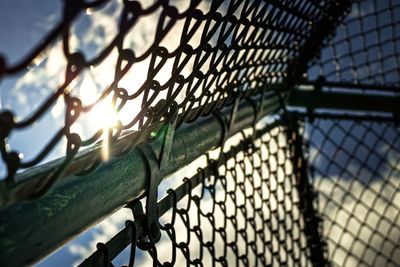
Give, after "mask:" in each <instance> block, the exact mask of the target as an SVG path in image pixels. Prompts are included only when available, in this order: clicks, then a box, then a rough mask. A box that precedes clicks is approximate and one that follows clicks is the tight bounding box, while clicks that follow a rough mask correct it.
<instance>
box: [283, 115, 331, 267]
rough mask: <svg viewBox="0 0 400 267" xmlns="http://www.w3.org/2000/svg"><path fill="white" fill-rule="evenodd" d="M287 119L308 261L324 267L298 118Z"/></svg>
mask: <svg viewBox="0 0 400 267" xmlns="http://www.w3.org/2000/svg"><path fill="white" fill-rule="evenodd" d="M285 117H286V119H287V122H286V123H287V124H286V125H287V140H288V144H289V149H290V154H291V158H292V163H293V172H294V175H295V178H296V186H297V189H298V192H299V206H300V212H301V215H302V216H303V221H304V230H303V231H304V234H305V235H306V241H307V247H308V248H309V250H310V260H311V262H312V264H313V266H326V265H327V262H326V260H325V256H324V255H325V254H324V251H325V249H324V248H325V243H324V241H323V239H322V237H321V235H320V231H319V223H320V218H319V216H318V215H317V212H316V210H315V209H314V203H313V202H314V197H315V193H314V190H313V188H312V185H311V184H310V182H309V179H308V172H307V170H308V166H307V160H306V159H305V157H304V151H303V140H302V135H301V134H300V130H299V128H300V126H299V118H298V117H297V116H296V115H295V114H293V113H288V114H285Z"/></svg>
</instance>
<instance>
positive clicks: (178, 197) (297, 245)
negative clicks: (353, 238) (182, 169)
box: [81, 121, 324, 266]
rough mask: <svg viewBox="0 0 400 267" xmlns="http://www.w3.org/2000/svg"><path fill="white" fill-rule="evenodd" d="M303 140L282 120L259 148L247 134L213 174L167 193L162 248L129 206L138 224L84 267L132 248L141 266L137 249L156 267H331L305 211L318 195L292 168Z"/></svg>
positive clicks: (201, 174) (214, 164) (212, 164)
mask: <svg viewBox="0 0 400 267" xmlns="http://www.w3.org/2000/svg"><path fill="white" fill-rule="evenodd" d="M296 134H298V132H297V130H289V129H287V128H285V127H284V126H283V124H282V121H277V122H275V123H273V124H270V125H267V126H266V127H265V128H264V129H263V130H262V132H259V133H258V134H257V137H256V139H255V140H254V142H253V141H252V140H253V137H252V136H251V135H250V136H246V135H245V134H244V133H243V136H244V138H243V137H242V138H241V141H240V142H239V144H238V145H236V146H234V147H231V148H230V149H229V150H228V151H227V152H224V153H223V154H222V155H221V157H220V159H219V161H214V160H211V159H209V160H208V165H207V167H205V168H203V169H199V170H198V173H197V174H196V175H194V176H193V177H191V178H189V179H188V178H185V179H183V183H182V185H180V186H179V187H178V188H177V189H175V190H172V189H169V190H168V195H167V196H166V197H165V198H164V199H163V200H161V201H160V202H159V206H158V209H159V211H160V216H162V214H164V213H165V212H167V211H168V212H167V213H166V215H164V216H162V217H161V218H160V222H161V224H160V227H161V229H162V236H163V238H162V239H161V241H160V242H159V243H157V244H153V243H151V242H149V241H147V239H146V237H145V236H146V233H145V232H143V231H142V229H143V226H142V223H143V221H144V217H145V215H144V214H143V213H142V212H140V210H141V208H140V205H141V204H140V202H139V201H136V202H134V203H132V204H130V205H129V207H130V208H132V210H133V213H134V214H135V221H134V222H133V223H130V222H129V223H127V224H126V225H127V226H126V228H125V229H124V230H122V231H121V232H120V233H118V234H117V235H116V236H115V237H114V238H113V239H112V241H110V242H108V243H107V244H101V246H99V247H98V250H97V251H96V252H95V253H94V254H93V255H92V256H90V257H89V258H88V259H86V260H85V261H84V262H83V263H82V264H81V266H91V265H95V264H96V262H99V261H102V260H104V259H106V260H105V261H106V262H105V263H104V265H103V266H107V265H109V264H111V261H112V260H113V259H114V258H115V257H116V256H117V255H118V254H119V253H120V252H121V251H122V250H124V249H125V247H126V246H128V244H129V243H131V247H132V249H131V252H130V253H131V257H130V259H133V258H134V257H135V254H134V253H136V257H135V259H137V260H139V262H140V258H139V259H138V255H141V257H142V258H143V255H142V254H138V253H139V252H138V251H136V250H135V249H134V248H135V247H137V248H139V249H141V250H143V251H144V252H145V253H148V255H149V256H150V258H151V261H152V262H153V265H155V266H172V265H187V266H283V265H285V266H311V265H312V264H314V266H322V265H324V258H323V253H324V251H323V247H315V246H313V245H312V243H313V242H314V241H313V240H315V239H316V240H318V241H320V240H321V239H320V237H319V227H318V221H316V220H315V218H316V217H315V214H314V211H313V209H312V205H308V204H306V199H307V196H308V195H310V190H311V189H310V187H309V184H308V183H307V179H303V178H302V177H300V176H301V171H300V169H301V168H302V165H301V164H299V165H298V167H296V165H293V164H292V162H298V160H299V159H297V160H296V158H295V157H297V156H298V155H300V154H299V153H300V152H301V151H297V150H296V149H298V146H297V145H298V144H300V145H301V139H299V136H296ZM288 136H289V137H290V138H293V140H292V141H288ZM236 138H238V137H236ZM296 140H298V141H299V142H296ZM296 147H297V148H296ZM304 167H305V166H304ZM302 183H303V184H302ZM138 210H139V212H138ZM133 233H136V234H133ZM312 234H316V235H317V236H312ZM132 236H133V238H131V237H132ZM128 240H129V241H130V242H127V241H128ZM105 249H106V250H105ZM110 253H112V255H111V254H110ZM318 253H321V255H317V254H318ZM141 262H142V263H143V260H142V261H141ZM147 264H149V263H147ZM132 265H133V262H132V260H131V261H130V263H129V266H132Z"/></svg>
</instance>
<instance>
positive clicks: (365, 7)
mask: <svg viewBox="0 0 400 267" xmlns="http://www.w3.org/2000/svg"><path fill="white" fill-rule="evenodd" d="M107 2H109V1H102V0H99V1H91V2H84V1H64V14H63V19H62V21H61V23H60V24H59V25H58V26H56V27H55V28H54V29H53V30H52V31H50V33H49V34H48V36H47V37H46V38H44V40H42V43H41V44H40V45H39V46H38V47H36V48H34V49H33V51H32V52H31V54H29V55H28V56H27V57H26V58H24V59H23V60H21V62H19V63H17V64H16V65H13V66H11V65H9V64H8V63H7V62H6V60H5V59H4V57H0V77H8V76H10V75H14V74H16V73H19V72H21V71H24V69H26V67H27V66H28V65H29V64H30V62H31V61H32V60H33V59H34V58H35V57H37V56H38V55H39V54H40V53H43V52H45V48H46V47H48V46H49V45H50V43H52V42H54V40H55V39H56V38H58V37H61V38H62V42H63V51H62V53H63V55H64V57H65V58H66V59H67V62H68V64H67V68H66V70H65V80H64V82H63V83H62V84H61V85H60V86H59V87H58V88H57V89H56V90H55V93H54V94H52V95H51V96H50V97H49V98H48V99H47V100H46V101H45V102H43V103H41V104H40V105H39V108H38V109H37V110H35V111H34V112H33V113H32V114H30V115H29V116H28V117H27V118H24V119H22V120H20V121H14V115H13V112H12V111H4V110H3V111H2V113H1V114H0V126H1V127H0V137H1V140H2V142H1V144H0V151H1V154H2V159H3V161H4V162H5V163H6V164H7V167H8V174H7V178H6V179H5V180H4V181H2V184H1V187H0V189H1V190H3V191H4V192H6V191H7V190H8V189H9V188H12V186H13V185H14V182H15V178H16V177H17V178H18V174H16V173H17V171H20V170H21V169H25V168H28V171H29V170H32V168H33V167H35V166H36V165H38V164H39V163H40V162H42V161H43V160H44V159H45V158H46V156H47V155H48V154H49V153H50V151H51V150H52V149H54V147H55V145H56V144H57V143H58V142H61V140H62V139H65V140H67V147H66V151H65V157H64V158H63V159H62V160H61V161H59V162H58V163H57V164H56V165H57V171H55V172H54V173H52V176H51V177H46V179H44V180H43V181H41V183H37V184H41V186H40V187H39V188H29V190H25V191H24V193H25V195H24V196H23V197H20V198H21V199H26V198H28V199H31V198H37V197H40V196H41V195H42V194H44V193H45V192H47V191H48V190H49V189H50V188H51V186H52V184H53V183H54V182H55V181H56V180H57V179H59V177H61V176H62V175H63V173H65V172H67V170H68V174H69V175H72V174H81V175H86V174H87V173H90V172H91V171H93V170H94V169H95V168H96V167H97V166H98V164H100V156H99V155H98V153H97V152H98V151H97V150H93V151H95V152H96V153H94V152H93V153H92V152H88V153H89V154H87V156H86V158H84V159H82V158H83V157H81V158H78V159H74V157H75V156H76V155H78V153H80V152H82V148H83V147H89V146H93V145H94V144H95V143H96V142H98V141H101V140H102V139H101V136H102V130H101V129H99V130H98V131H97V132H96V134H94V136H92V137H90V138H88V139H87V140H83V138H82V137H81V136H80V135H79V134H77V133H75V132H73V131H72V130H71V129H72V126H73V125H74V124H75V123H77V120H78V118H79V116H81V115H82V114H84V113H88V112H90V110H91V109H92V108H93V107H94V106H96V105H98V103H100V102H101V101H104V100H105V99H107V97H111V98H112V101H111V104H112V106H113V108H114V109H115V110H116V111H117V112H123V111H124V110H125V109H127V107H129V106H132V105H138V106H139V107H140V110H139V111H138V112H136V113H135V114H131V115H132V116H131V117H130V120H129V121H128V122H125V123H122V122H119V123H118V124H117V126H114V128H113V129H109V130H108V131H109V136H110V142H111V145H110V146H111V147H113V148H114V149H113V151H112V155H111V156H115V155H118V154H121V153H124V152H126V151H129V150H131V149H132V148H133V147H134V146H136V145H137V143H138V142H141V141H144V140H146V141H147V142H148V141H149V140H150V139H149V138H148V137H149V135H150V134H151V133H154V131H153V130H154V129H156V130H158V128H157V127H156V126H155V125H156V124H157V123H160V122H161V123H162V122H165V121H168V120H169V119H170V118H169V117H168V116H169V114H170V113H171V112H172V109H175V108H176V109H177V110H178V111H179V114H178V119H177V124H176V125H177V127H179V126H180V125H181V124H182V123H184V122H192V121H195V120H197V119H198V118H199V117H200V116H205V115H209V114H212V113H213V114H214V115H215V116H216V117H217V118H221V116H220V115H219V114H218V111H219V110H220V109H221V108H223V107H225V106H227V105H232V106H233V108H232V117H233V116H234V110H235V106H237V103H238V98H246V99H248V100H249V102H251V103H253V102H252V100H251V97H252V96H254V95H262V97H261V99H262V100H264V96H265V98H267V99H274V98H277V99H278V100H277V101H275V100H274V103H272V104H271V105H277V106H279V108H281V111H282V112H280V113H279V115H281V117H280V118H279V120H277V121H276V122H274V123H272V124H267V125H264V127H263V128H262V129H261V130H260V131H258V132H255V135H254V136H251V135H250V136H249V135H248V133H247V132H246V133H245V132H243V133H242V137H241V138H239V139H240V142H239V143H238V145H236V146H233V147H231V148H230V149H229V150H227V151H224V150H223V149H224V147H225V146H224V142H225V141H226V140H225V139H226V138H225V136H227V135H226V132H224V133H223V134H222V136H223V138H222V142H221V144H220V145H221V147H220V149H221V153H220V154H219V158H215V159H212V157H211V156H208V161H207V166H206V167H204V168H202V169H199V170H198V172H197V174H194V175H193V176H192V177H191V178H185V179H183V182H182V184H181V185H180V186H178V188H175V189H170V190H168V194H167V196H166V197H165V198H164V199H162V200H161V201H159V202H158V204H157V205H156V206H152V205H154V203H152V204H149V203H150V202H149V201H148V203H147V206H146V210H144V209H143V207H142V204H141V203H142V202H143V201H142V200H141V199H136V200H135V201H133V202H132V203H130V204H129V205H128V208H130V209H132V213H133V219H132V220H130V221H127V223H126V227H125V228H124V229H123V230H121V231H120V232H119V233H118V234H117V235H115V236H114V237H113V238H112V239H110V240H109V241H108V242H106V243H104V244H103V243H99V244H98V246H97V251H95V252H94V253H93V254H92V255H91V256H90V257H89V258H87V259H86V260H85V261H84V262H82V264H81V265H82V266H112V261H113V260H114V259H115V258H116V257H118V255H120V253H121V252H123V251H124V249H126V248H127V247H129V246H130V251H129V255H130V257H129V259H127V262H126V264H128V266H133V265H134V264H135V263H136V264H137V263H141V260H142V257H143V255H144V254H145V255H147V256H149V259H150V261H151V262H152V263H153V265H154V266H171V265H180V264H183V263H185V264H186V265H187V266H190V265H195V266H215V265H223V266H226V265H229V266H231V265H234V266H235V265H236V266H239V265H240V266H260V265H261V266H286V265H287V266H310V265H312V266H324V265H330V264H331V265H333V266H359V265H365V266H396V265H397V264H398V262H400V258H399V256H398V255H400V251H399V245H398V244H399V242H400V218H399V216H398V214H400V206H399V205H398V198H399V190H398V188H399V185H400V184H399V182H400V180H399V179H400V168H399V166H400V158H399V152H400V145H399V144H400V140H399V126H398V122H399V113H397V112H394V113H393V114H387V113H385V114H373V113H367V112H358V113H351V112H350V114H347V113H343V112H337V111H335V112H328V113H325V112H323V111H322V112H321V111H320V110H318V111H316V110H315V107H314V106H313V105H312V104H311V105H309V106H306V107H305V108H306V109H307V111H308V112H304V113H298V112H297V113H290V112H288V111H287V110H286V106H285V104H286V103H285V98H286V96H287V94H288V93H289V92H290V90H291V89H292V88H293V87H296V86H297V85H299V84H300V85H312V86H313V87H314V90H315V91H316V94H315V96H316V97H318V91H321V90H327V91H341V92H342V91H343V92H346V91H349V90H352V91H353V92H354V91H356V92H358V93H361V94H369V95H372V96H373V94H372V92H373V93H377V92H378V93H379V94H385V95H387V96H389V97H393V99H396V98H395V97H398V94H399V92H400V91H399V88H400V76H399V73H400V72H399V69H400V59H399V49H400V43H399V36H398V33H399V32H400V29H399V27H400V23H399V22H400V21H399V15H398V14H400V1H398V0H384V1H378V0H368V1H367V0H360V1H354V4H353V5H352V9H351V10H349V9H348V8H349V7H350V1H314V0H309V1H300V0H299V1H275V0H269V1H257V0H254V1H253V0H245V1H240V0H239V1H235V0H231V1H222V0H221V1H219V0H215V1H210V2H208V1H200V0H198V1H197V0H192V1H190V2H189V5H188V7H187V9H186V10H184V11H182V10H180V9H178V8H177V7H178V6H177V4H176V3H175V2H174V1H157V2H155V3H153V4H150V5H149V6H147V7H143V6H142V5H141V4H140V3H139V2H136V1H127V0H126V1H123V6H122V12H121V14H120V18H119V19H120V20H119V28H118V32H117V33H116V35H115V38H114V39H113V40H112V41H111V43H109V44H108V45H107V46H106V47H105V48H104V49H103V50H102V51H100V52H99V53H98V54H97V55H96V56H95V57H93V58H92V59H90V60H88V59H86V57H87V56H86V55H85V54H84V53H82V52H79V51H74V50H72V49H71V45H70V41H71V40H70V39H71V38H70V35H71V28H72V26H73V25H74V21H75V20H76V17H77V16H78V14H80V13H81V12H83V11H84V10H87V9H88V8H90V10H91V12H95V10H97V9H101V8H102V7H103V5H104V4H106V3H107ZM204 2H207V3H209V8H208V9H201V8H200V6H201V5H200V4H201V3H204ZM157 12H158V14H159V16H158V17H157V19H156V21H155V23H154V25H149V27H153V28H154V29H155V36H154V41H153V42H152V43H151V44H149V46H148V49H147V50H145V51H144V52H143V51H142V53H141V54H139V53H137V51H135V49H133V48H131V47H126V44H125V42H124V41H125V40H126V39H127V35H128V33H133V34H134V33H135V25H137V23H139V21H140V20H141V19H142V18H144V17H147V16H151V15H152V14H155V13H157ZM346 12H350V13H349V15H348V16H347V17H346V19H344V20H343V21H342V24H341V26H340V27H338V28H337V29H336V32H334V31H333V30H334V29H335V27H336V23H337V22H338V21H341V18H342V17H343V16H344V15H345V14H346ZM178 25H181V26H182V27H181V28H179V27H180V26H178ZM176 28H178V29H179V30H178V35H177V38H176V39H177V40H179V41H178V44H177V46H176V47H174V48H173V49H171V48H167V47H164V46H163V45H162V44H164V43H163V42H164V41H165V39H166V38H167V36H168V34H170V33H175V30H176ZM326 37H329V38H326ZM113 50H116V51H117V60H116V62H117V64H116V67H115V70H114V71H115V76H114V78H113V81H112V83H111V84H110V85H109V86H107V87H105V88H103V90H102V92H101V96H100V97H99V98H98V99H93V103H92V104H89V105H83V104H82V101H81V99H80V98H79V95H77V94H75V92H74V91H73V90H71V88H70V87H71V83H72V82H73V81H74V80H77V79H79V77H80V76H81V75H82V72H83V70H85V69H86V70H87V69H89V67H91V66H97V65H99V64H101V62H103V61H104V60H105V59H106V58H108V57H110V56H111V53H112V51H113ZM316 53H320V55H319V57H316ZM146 60H147V62H148V63H146V64H147V65H146V69H147V70H146V75H147V76H146V78H145V81H144V82H143V83H142V84H141V85H140V86H139V88H138V89H137V90H134V91H132V90H131V89H129V88H122V87H121V86H120V82H121V80H123V79H124V77H125V76H127V75H130V74H129V71H130V70H131V69H132V68H133V66H135V65H138V64H142V63H143V62H146ZM169 65H170V66H172V67H171V68H170V69H169V70H167V72H164V71H165V70H164V69H165V68H167V67H168V66H169ZM160 73H166V76H167V80H166V81H164V82H161V81H160V79H159V77H158V76H157V75H158V74H160ZM302 78H303V79H302ZM60 98H62V99H63V100H64V102H65V108H66V113H65V121H64V126H63V127H62V128H61V129H59V131H58V132H57V133H55V135H54V138H53V139H52V140H50V141H49V142H48V143H47V145H46V146H45V147H43V148H42V149H41V150H40V151H38V154H37V156H36V157H35V158H34V159H32V160H30V161H25V162H22V161H21V160H20V158H19V156H18V155H19V154H18V152H17V151H14V150H13V148H9V145H8V143H7V138H8V137H9V136H10V134H11V133H13V132H14V131H15V130H16V129H25V128H28V127H30V126H31V125H32V124H34V123H35V122H36V121H38V120H39V119H40V118H41V117H43V116H44V114H46V113H47V112H49V110H50V108H51V106H52V105H54V103H55V102H56V101H57V100H58V99H60ZM316 99H317V98H316ZM365 99H370V98H365ZM235 103H236V104H235ZM253 104H254V103H253ZM258 108H259V107H258V106H257V104H254V111H255V112H256V113H257V112H258ZM378 110H379V109H378ZM275 111H276V110H275ZM299 115H300V116H299ZM254 117H255V118H256V120H257V119H259V116H258V114H257V115H256V116H254ZM304 121H305V122H304ZM255 123H256V121H255V122H254V127H253V128H254V129H255ZM396 123H397V124H396ZM225 128H228V127H226V125H225ZM225 128H224V131H229V129H225ZM132 129H134V130H135V135H134V137H132V136H130V135H129V134H130V133H131V132H130V131H131V130H132ZM254 129H253V130H254ZM125 134H126V135H125ZM156 135H157V134H156ZM127 136H128V138H125V137H127ZM124 138H125V141H124V143H122V142H121V140H122V139H124ZM236 138H238V137H236ZM126 140H128V141H126ZM121 144H123V145H121ZM78 161H79V164H76V162H78ZM74 164H75V165H74ZM70 166H73V167H70ZM77 166H78V167H77ZM68 168H70V169H68ZM158 171H159V170H158ZM150 178H151V179H153V178H154V177H150ZM158 178H159V177H157V179H158ZM151 179H150V181H151ZM16 180H18V179H16ZM153 181H154V180H153ZM155 181H158V180H155ZM43 184H44V185H43ZM35 185H36V184H35ZM149 187H150V186H149ZM152 187H153V188H151V190H150V189H149V190H147V192H146V193H145V196H147V198H148V197H149V192H150V191H153V192H157V188H154V186H152ZM21 192H22V190H21ZM26 192H28V193H26ZM21 194H22V193H21ZM146 194H147V195H146ZM151 197H153V200H154V199H156V197H155V195H152V196H151ZM125 203H126V202H125ZM149 206H150V207H149ZM149 209H150V210H151V211H152V212H151V215H152V216H151V217H152V218H151V219H152V220H153V219H154V216H155V215H157V212H158V215H159V216H158V217H159V222H160V223H159V224H158V227H156V228H157V229H156V230H157V231H158V228H160V230H161V241H160V242H156V241H154V240H155V239H156V238H149V236H150V235H152V231H153V230H154V229H152V227H149V216H148V215H149V212H148V211H149ZM155 209H157V212H155ZM321 220H322V223H321ZM151 239H153V240H151ZM128 261H129V262H128Z"/></svg>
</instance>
